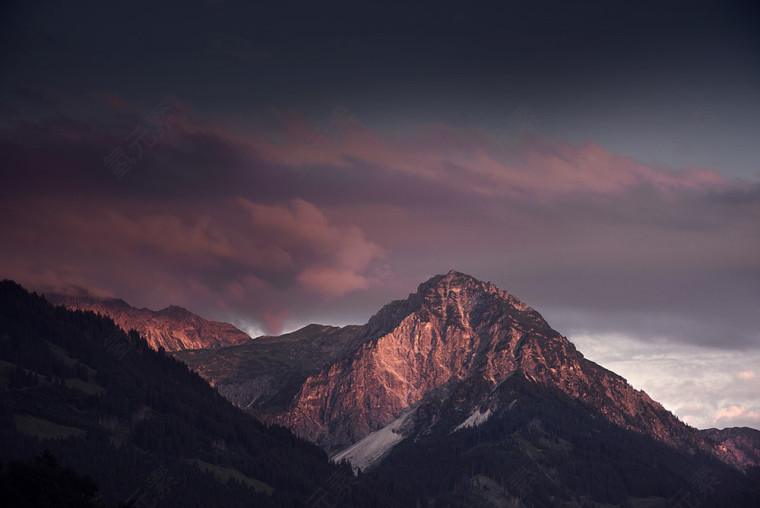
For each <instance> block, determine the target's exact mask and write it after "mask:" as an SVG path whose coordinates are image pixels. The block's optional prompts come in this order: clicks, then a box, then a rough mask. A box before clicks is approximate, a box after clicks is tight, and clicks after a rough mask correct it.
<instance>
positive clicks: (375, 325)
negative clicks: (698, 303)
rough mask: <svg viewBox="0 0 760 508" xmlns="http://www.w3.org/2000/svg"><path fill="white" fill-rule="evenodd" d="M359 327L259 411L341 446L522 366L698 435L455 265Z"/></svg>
mask: <svg viewBox="0 0 760 508" xmlns="http://www.w3.org/2000/svg"><path fill="white" fill-rule="evenodd" d="M362 332H363V335H364V336H365V337H366V340H365V341H364V342H362V343H361V345H360V346H359V347H358V348H357V349H356V350H355V351H354V352H353V353H352V354H350V355H348V356H346V357H345V358H342V359H341V360H339V361H336V362H333V363H331V364H330V365H327V366H325V367H324V368H323V369H322V370H320V371H319V373H317V374H314V375H311V376H309V377H308V378H307V379H306V380H305V381H304V382H303V385H302V386H301V389H300V390H299V391H298V393H297V394H296V395H295V397H293V399H292V401H291V403H290V404H289V407H287V408H286V409H285V410H281V411H272V412H266V411H265V412H262V414H261V416H263V417H264V418H265V419H266V420H267V421H269V422H276V423H280V424H283V425H285V426H287V427H290V428H291V429H293V430H295V432H296V433H297V434H299V435H301V436H304V437H307V438H308V439H311V440H312V441H314V442H316V443H318V444H320V445H321V446H323V447H324V448H326V449H327V450H328V451H337V450H340V449H343V448H345V447H346V446H349V445H351V444H353V443H355V442H357V441H359V440H360V439H362V438H363V437H365V436H366V435H368V434H369V433H371V432H373V431H376V430H378V429H381V428H383V427H385V426H386V425H388V424H389V423H391V422H393V421H394V420H396V419H397V418H398V417H399V416H400V415H401V414H402V413H403V412H404V411H407V410H408V409H410V408H412V407H415V406H417V405H419V404H420V403H422V402H423V401H424V400H425V399H426V398H429V397H434V396H435V397H441V396H444V397H446V396H448V395H445V393H447V392H450V393H453V394H456V393H457V387H458V385H460V384H462V383H465V382H467V381H469V380H472V379H476V380H478V382H479V384H480V385H482V386H483V387H484V388H483V389H481V390H475V392H469V393H462V391H461V390H460V392H459V395H458V396H459V397H460V398H461V400H459V401H457V405H458V406H460V407H461V408H462V409H463V410H473V409H474V408H475V406H477V405H478V404H479V403H481V402H482V399H480V398H479V397H481V396H482V393H481V392H486V391H490V390H493V389H494V388H496V387H497V386H498V385H499V384H500V383H501V382H503V381H504V380H505V379H506V378H507V376H509V375H511V374H513V373H519V374H520V375H522V376H525V377H527V378H528V379H530V380H532V381H534V382H537V383H541V384H543V385H549V386H552V387H556V388H558V389H560V390H561V391H563V392H564V393H566V394H567V395H569V396H571V397H573V398H575V399H577V400H579V401H581V402H582V403H584V404H587V405H588V406H590V407H593V408H594V409H595V410H597V411H598V412H599V413H601V415H603V417H605V418H607V419H608V420H609V421H611V422H613V423H616V424H618V425H620V426H622V427H625V428H628V429H633V430H637V431H639V432H644V433H647V434H650V435H652V436H655V437H656V438H657V439H659V440H661V441H664V442H668V443H673V444H676V443H677V444H679V445H685V446H689V447H699V446H702V445H703V441H704V440H703V439H701V438H700V436H699V434H698V432H697V431H696V430H695V429H691V428H690V427H688V426H686V425H684V424H683V423H681V422H680V421H679V420H678V419H677V418H675V417H674V416H673V415H672V414H671V413H670V412H668V411H666V410H665V409H664V408H663V407H662V406H661V405H660V404H658V403H657V402H655V401H653V400H652V399H651V398H650V397H649V396H648V395H647V394H646V393H644V392H641V391H638V390H635V389H633V388H632V387H631V386H630V385H629V384H628V383H627V382H626V381H625V379H623V378H622V377H620V376H618V375H616V374H614V373H612V372H610V371H608V370H606V369H604V368H602V367H600V366H599V365H597V364H595V363H593V362H591V361H589V360H586V359H585V358H584V357H583V355H582V354H581V353H580V352H578V351H577V350H576V349H575V347H574V346H573V344H572V343H571V342H570V341H568V340H567V339H566V338H565V337H563V336H562V335H560V334H559V333H558V332H556V331H554V330H553V329H552V328H551V327H550V326H549V325H548V324H547V323H546V321H545V320H544V319H543V318H542V317H541V315H540V314H539V313H538V312H536V311H535V310H533V309H531V308H530V307H528V306H527V305H525V304H524V303H522V302H521V301H520V300H518V299H517V298H515V297H514V296H512V295H510V294H509V293H507V292H506V291H503V290H501V289H499V288H498V287H496V286H495V285H493V284H491V283H490V282H482V281H479V280H477V279H475V278H473V277H470V276H468V275H465V274H462V273H459V272H455V271H453V270H452V271H450V272H449V273H447V274H446V275H439V276H436V277H433V278H432V279H430V280H429V281H427V282H425V283H423V284H421V285H420V286H419V289H418V291H417V293H415V294H412V295H410V296H409V298H407V299H406V300H403V301H397V302H393V303H391V304H389V305H388V306H386V307H384V308H383V309H382V310H381V311H380V312H378V313H377V314H376V315H375V316H373V317H372V318H371V319H370V321H369V322H368V323H367V325H365V327H364V329H363V330H362ZM465 392H466V391H465ZM455 396H457V395H455ZM468 406H469V407H468Z"/></svg>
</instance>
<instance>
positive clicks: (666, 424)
mask: <svg viewBox="0 0 760 508" xmlns="http://www.w3.org/2000/svg"><path fill="white" fill-rule="evenodd" d="M300 348H303V349H300ZM176 356H177V358H179V359H181V360H182V361H184V362H186V363H187V364H188V365H190V366H191V367H192V368H193V369H194V370H197V371H198V372H199V373H201V374H202V375H203V376H204V377H206V378H207V379H208V380H209V381H211V382H212V383H213V384H214V385H215V386H216V387H217V388H218V389H219V391H220V393H222V394H225V395H226V396H228V397H229V398H230V399H231V400H233V401H234V402H235V403H236V404H237V405H239V406H242V407H245V408H246V409H247V410H248V411H249V412H251V413H252V414H254V415H256V416H258V417H259V418H261V419H262V420H264V421H266V422H269V423H278V424H281V425H284V426H286V427H288V428H290V429H292V430H293V431H294V432H295V433H296V434H297V435H299V436H302V437H305V438H307V439H309V440H311V441H313V442H315V443H317V444H319V445H320V446H322V447H323V448H324V449H325V450H327V451H328V452H329V453H330V454H331V455H332V456H333V457H334V458H336V459H347V460H349V461H350V462H351V463H352V464H353V466H354V467H355V468H357V469H361V470H365V471H366V470H370V471H371V472H372V474H374V475H376V477H378V478H382V479H385V480H392V481H394V482H395V483H396V485H398V486H399V487H400V488H402V489H403V488H406V489H417V490H419V491H423V492H424V493H425V495H426V496H428V497H429V498H430V499H431V500H434V501H436V500H437V501H439V502H441V503H448V504H450V505H451V506H460V505H461V506H481V505H482V506H491V505H493V506H501V505H505V504H504V503H507V504H508V503H515V502H522V501H525V499H526V496H525V495H524V493H523V494H522V495H521V494H520V492H519V491H520V485H517V487H515V485H512V484H510V482H511V481H512V480H514V475H515V474H516V472H519V471H524V472H525V474H528V475H530V476H531V478H533V479H534V480H535V485H534V486H535V487H536V488H535V490H536V492H540V493H541V496H540V498H535V499H533V500H532V502H531V503H529V504H534V505H541V503H545V505H547V506H548V505H556V504H557V502H558V500H562V502H567V503H571V504H570V505H573V504H572V503H582V502H585V501H583V500H584V499H586V500H589V499H590V500H593V501H594V502H600V503H629V502H636V501H635V500H636V499H639V498H648V497H650V498H652V499H653V500H654V501H653V502H654V503H655V504H654V505H653V506H656V505H657V503H666V504H667V502H668V499H670V500H671V501H672V500H673V496H677V495H678V493H679V492H685V490H684V489H687V490H688V491H689V493H693V491H694V489H693V488H690V487H689V486H690V485H691V482H692V477H693V476H694V475H695V474H697V473H698V472H699V471H702V473H703V474H704V473H705V472H706V473H707V474H709V475H710V478H714V479H715V481H718V482H720V483H721V484H722V487H721V488H720V489H714V490H715V493H711V494H710V493H708V494H710V495H703V496H702V498H710V499H712V500H713V501H714V502H718V503H724V502H725V503H728V502H730V504H731V505H734V506H751V505H752V503H754V502H755V500H757V499H760V498H758V497H757V496H758V495H759V494H758V492H757V489H754V490H753V487H751V482H750V481H749V478H750V476H746V475H743V474H742V473H741V472H739V470H738V469H736V468H737V467H745V466H748V465H750V464H747V463H745V462H743V460H744V459H743V457H742V456H741V455H738V454H736V453H732V452H731V451H730V450H729V449H728V448H727V447H725V446H723V447H722V446H721V445H720V444H718V443H717V442H716V441H715V439H714V438H713V437H711V436H709V435H703V434H701V433H700V432H699V431H698V430H697V429H694V428H692V427H689V426H688V425H686V424H684V423H683V422H681V421H680V420H678V419H677V418H676V417H675V416H674V415H673V414H672V413H670V412H669V411H667V410H665V409H664V408H663V407H662V406H661V405H660V404H659V403H657V402H656V401H654V400H652V399H651V398H650V397H649V396H648V395H647V394H646V393H644V392H642V391H639V390H636V389H634V388H632V387H631V386H630V385H629V384H628V383H627V382H626V380H625V379H623V378H622V377H620V376H618V375H616V374H615V373H613V372H610V371H608V370H606V369H604V368H603V367H601V366H599V365H597V364H596V363H594V362H591V361H589V360H587V359H585V358H584V357H583V355H582V354H581V353H580V352H578V351H577V350H576V348H575V347H574V345H573V344H572V343H571V342H570V341H569V340H567V339H566V338H565V337H563V336H562V335H560V334H559V333H558V332H556V331H555V330H553V329H552V328H551V327H550V326H549V325H548V324H547V323H546V321H545V320H544V319H543V317H542V316H541V315H540V314H539V313H538V312H536V311H535V310H533V309H531V308H530V307H528V306H527V305H526V304H524V303H523V302H521V301H520V300H519V299H517V298H516V297H514V296H513V295H511V294H509V293H507V292H506V291H503V290H501V289H499V288H498V287H496V286H495V285H493V284H491V283H489V282H482V281H479V280H477V279H475V278H473V277H471V276H468V275H465V274H462V273H459V272H456V271H453V270H452V271H450V272H449V273H447V274H445V275H438V276H435V277H433V278H432V279H430V280H428V281H427V282H425V283H423V284H421V285H420V286H419V288H418V290H417V292H415V293H413V294H411V295H409V297H408V298H407V299H405V300H398V301H394V302H391V303H390V304H388V305H386V306H385V307H383V308H382V309H381V310H380V311H379V312H378V313H377V314H375V315H374V316H373V317H372V318H371V319H370V320H369V321H368V322H367V324H365V325H363V326H352V327H345V328H334V327H325V326H318V325H311V326H309V327H306V328H304V329H302V330H299V331H297V332H294V333H292V334H289V335H287V336H283V337H262V338H259V339H255V340H254V341H252V342H250V343H247V344H245V345H242V346H236V347H230V348H222V349H218V350H214V351H180V352H177V353H176ZM412 464H414V466H412ZM703 468H704V469H703ZM753 471H754V470H753ZM751 474H754V472H751ZM600 482H601V486H600V485H599V483H600ZM519 483H520V482H518V484H519ZM523 483H524V482H523ZM510 485H511V486H510ZM729 486H730V488H729ZM489 493H490V494H489ZM702 494H704V493H702ZM489 496H490V497H489ZM710 496H713V497H710ZM521 500H522V501H521ZM444 505H445V504H444Z"/></svg>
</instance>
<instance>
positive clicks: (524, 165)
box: [246, 118, 729, 197]
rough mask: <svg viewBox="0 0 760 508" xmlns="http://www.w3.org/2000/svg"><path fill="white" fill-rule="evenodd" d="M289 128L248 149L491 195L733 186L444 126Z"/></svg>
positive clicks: (280, 159) (533, 140)
mask: <svg viewBox="0 0 760 508" xmlns="http://www.w3.org/2000/svg"><path fill="white" fill-rule="evenodd" d="M289 121H290V122H292V124H293V125H294V126H297V128H296V127H294V128H292V129H289V130H286V132H287V133H288V134H290V135H292V137H285V138H284V139H278V140H277V141H272V140H271V139H269V138H267V137H265V136H253V137H251V138H249V139H248V140H247V141H246V143H247V144H248V145H249V146H251V147H253V148H254V149H255V151H256V153H257V154H258V155H259V156H260V157H262V158H263V159H264V160H265V161H268V162H271V163H274V164H281V165H285V166H288V165H294V164H296V165H307V166H308V165H330V166H332V167H335V168H342V169H344V170H356V169H357V168H358V167H359V164H367V165H371V166H377V167H382V168H384V169H386V170H391V171H396V172H399V173H403V174H407V175H411V176H414V177H417V178H422V179H423V180H429V181H431V182H436V183H443V184H450V185H453V186H456V187H457V188H459V190H460V191H462V192H471V193H476V194H483V195H497V196H498V195H507V196H510V197H520V196H524V195H525V194H526V193H527V194H528V195H531V196H539V197H552V196H554V197H556V196H565V195H573V194H607V195H615V194H620V193H622V192H625V191H627V190H630V189H633V188H636V187H639V186H642V185H645V186H650V187H652V188H654V189H655V190H657V191H658V192H661V193H663V194H667V193H669V192H673V191H677V190H689V189H706V188H711V187H716V186H717V187H723V186H727V185H728V184H729V182H727V181H726V180H725V179H724V178H723V177H722V176H721V175H720V174H719V173H717V172H715V171H712V170H708V169H702V168H687V169H682V170H672V169H666V168H658V167H654V166H650V165H647V164H644V163H641V162H638V161H636V160H634V159H632V158H630V157H626V156H624V155H618V154H614V153H612V152H610V151H608V150H606V149H605V148H603V147H601V146H599V145H597V144H595V143H593V142H590V141H589V142H586V143H583V144H580V145H576V144H571V143H564V142H554V141H549V140H546V139H543V138H540V137H538V136H530V137H527V136H526V137H524V138H523V139H522V140H520V142H519V143H515V144H514V145H511V146H507V147H504V146H502V145H501V144H499V143H498V141H497V140H495V139H494V138H493V137H492V136H490V135H489V134H488V133H487V132H485V131H478V130H453V129H450V128H448V127H445V126H440V125H433V126H423V127H421V128H419V129H417V130H415V131H413V132H405V133H398V134H395V133H380V132H377V131H373V130H371V129H368V128H366V127H363V126H360V125H358V126H352V128H351V129H349V130H347V131H346V132H345V133H343V134H344V135H342V136H335V137H333V136H330V135H328V134H325V133H319V136H318V137H317V138H315V137H314V136H311V137H310V136H309V135H305V134H304V133H305V132H307V131H308V129H306V128H304V126H303V121H302V120H300V119H292V118H290V119H289ZM315 139H316V140H315ZM294 154H297V157H296V159H297V160H295V159H294Z"/></svg>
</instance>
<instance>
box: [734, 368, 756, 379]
mask: <svg viewBox="0 0 760 508" xmlns="http://www.w3.org/2000/svg"><path fill="white" fill-rule="evenodd" d="M736 377H738V378H739V379H754V378H755V373H754V372H753V371H751V370H745V371H744V372H739V373H738V374H737V375H736Z"/></svg>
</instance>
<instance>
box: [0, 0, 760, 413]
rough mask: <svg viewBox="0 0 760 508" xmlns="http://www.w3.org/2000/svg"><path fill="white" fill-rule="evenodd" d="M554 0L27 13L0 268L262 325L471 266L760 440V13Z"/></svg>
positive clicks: (664, 391)
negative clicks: (538, 1)
mask: <svg viewBox="0 0 760 508" xmlns="http://www.w3.org/2000/svg"><path fill="white" fill-rule="evenodd" d="M542 3H543V4H545V5H543V6H541V8H533V7H530V6H528V5H524V4H516V3H509V2H507V3H504V5H501V6H498V7H494V6H490V7H487V8H486V7H484V8H478V7H476V6H469V7H468V8H466V9H463V8H462V6H461V5H459V4H448V3H440V2H439V3H436V5H435V7H434V8H427V7H422V6H420V7H411V6H408V5H404V6H395V5H392V4H385V5H383V6H371V5H355V4H352V3H345V4H342V5H338V6H335V7H328V6H324V5H318V6H316V5H309V4H304V5H301V6H300V7H299V8H297V9H284V8H282V7H277V6H267V7H264V6H258V7H256V8H253V7H252V6H248V5H246V4H245V3H243V2H236V1H232V0H230V1H222V2H219V1H208V2H206V1H202V0H199V1H198V2H191V3H190V4H189V5H187V4H185V3H183V4H179V3H176V2H165V3H162V4H161V5H154V4H145V5H144V6H141V5H136V4H135V3H134V2H121V1H116V2H109V3H108V4H102V3H99V2H91V3H85V4H82V5H81V6H77V7H71V6H67V7H64V6H61V5H58V4H57V3H55V2H40V3H38V4H35V5H34V6H32V5H29V4H26V3H21V2H18V3H15V4H11V6H10V7H6V8H5V9H7V11H6V12H5V13H4V14H5V15H4V16H2V19H3V21H2V30H0V32H2V33H3V36H2V37H3V41H4V44H3V45H2V48H3V61H4V64H3V68H2V74H0V161H2V170H1V171H2V185H1V186H0V212H1V213H0V228H1V231H2V234H3V242H2V243H0V260H2V265H0V266H2V273H0V276H1V277H4V278H5V277H7V278H13V279H15V280H17V281H19V282H20V283H22V284H24V285H26V286H28V287H30V288H32V289H35V290H38V291H61V292H65V291H87V292H90V293H92V294H95V295H101V296H118V297H121V298H124V299H125V300H127V301H128V302H129V303H131V304H133V305H136V306H149V307H151V308H160V307H164V306H167V305H170V304H176V305H182V306H184V307H187V308H189V309H190V310H192V311H194V312H197V313H199V314H201V315H203V316H205V317H209V318H214V319H222V320H226V321H230V322H233V323H235V324H237V325H238V326H240V327H242V328H244V329H245V330H246V331H248V332H249V333H251V334H254V335H255V334H261V333H279V332H284V331H290V330H293V329H295V328H298V327H300V326H303V325H305V324H308V323H311V322H321V323H326V324H336V325H342V324H348V323H363V322H365V321H366V320H367V319H368V318H369V316H371V315H372V314H373V313H374V312H375V311H377V310H378V309H379V308H380V307H381V306H382V305H383V304H385V303H387V302H389V301H390V300H393V299H399V298H405V297H406V295H407V294H408V293H410V292H413V291H414V290H415V289H416V287H417V285H418V284H419V283H421V282H423V281H424V280H426V279H427V278H429V277H430V276H432V275H434V274H436V273H445V272H447V271H448V270H449V269H451V268H454V269H457V270H459V271H462V272H466V273H469V274H471V275H473V276H475V277H478V278H480V279H484V280H490V281H492V282H494V283H496V284H497V285H499V286H500V287H502V288H503V289H506V290H507V291H510V292H512V293H514V294H515V295H517V296H518V297H519V298H521V299H522V300H523V301H525V302H526V303H528V304H529V305H531V306H532V307H534V308H535V309H537V310H538V311H539V312H541V313H542V314H543V315H544V317H546V318H547V320H548V321H549V323H550V324H551V325H552V326H553V327H554V328H556V329H557V330H558V331H560V332H561V333H563V334H565V335H567V336H568V337H569V338H570V339H571V340H573V341H574V342H576V344H577V345H578V347H579V349H580V350H581V351H582V352H583V353H584V354H586V356H588V357H589V358H591V359H592V360H594V361H597V362H598V363H600V364H602V365H604V366H605V367H607V368H610V369H612V370H613V371H616V372H618V373H620V374H621V375H623V376H624V377H626V378H627V379H628V380H629V381H630V382H631V383H632V384H633V385H634V386H635V387H636V388H640V389H644V390H646V391H647V392H648V393H650V395H652V396H653V397H654V398H655V399H656V400H658V401H660V402H662V403H663V404H664V405H665V406H666V407H667V408H668V409H670V410H672V411H674V412H675V413H676V414H677V415H678V416H679V417H680V418H682V419H683V420H684V421H686V422H687V423H690V424H692V425H696V426H699V427H711V426H718V427H725V426H733V425H748V426H753V427H755V428H760V421H758V420H759V419H760V400H759V399H758V398H757V395H756V394H757V393H760V389H759V388H760V385H758V383H760V376H758V375H757V367H756V366H757V365H758V364H759V363H758V360H760V356H759V355H760V316H758V314H757V308H758V304H760V261H758V260H760V162H759V161H760V143H757V140H758V139H760V121H759V120H760V86H759V85H760V62H758V58H757V56H758V55H759V54H760V34H758V32H757V31H756V29H755V26H756V22H757V21H759V20H760V19H758V6H757V5H755V4H754V3H751V2H743V1H738V0H737V1H728V2H717V1H712V0H708V1H705V2H702V3H699V4H694V3H693V2H685V1H683V2H682V1H672V2H654V1H652V2H649V1H646V2H641V3H638V4H636V5H634V4H630V5H625V6H616V7H615V8H614V9H613V7H611V6H609V5H607V3H606V2H602V1H598V2H597V1H592V2H588V3H584V5H582V6H569V5H567V4H566V3H564V2H559V1H544V2H542ZM138 4H140V2H138Z"/></svg>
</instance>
